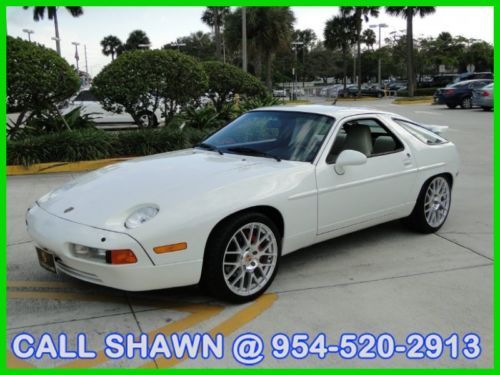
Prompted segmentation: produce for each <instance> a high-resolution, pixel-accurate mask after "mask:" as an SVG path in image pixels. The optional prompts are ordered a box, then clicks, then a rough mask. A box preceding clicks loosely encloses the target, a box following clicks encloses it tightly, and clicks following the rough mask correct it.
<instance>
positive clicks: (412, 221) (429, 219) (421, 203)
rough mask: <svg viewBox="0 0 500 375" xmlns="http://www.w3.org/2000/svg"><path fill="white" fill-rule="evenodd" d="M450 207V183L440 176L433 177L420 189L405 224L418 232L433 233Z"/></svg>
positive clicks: (444, 219) (443, 220) (445, 216)
mask: <svg viewBox="0 0 500 375" xmlns="http://www.w3.org/2000/svg"><path fill="white" fill-rule="evenodd" d="M450 206H451V185H450V181H449V180H448V179H447V178H446V177H444V176H442V175H441V176H435V177H433V178H431V179H429V180H428V181H427V182H426V183H425V184H424V186H423V187H422V190H421V191H420V194H419V196H418V199H417V202H416V204H415V207H414V208H413V211H412V213H411V215H410V216H409V217H408V218H407V219H406V222H407V223H408V225H409V226H410V227H411V228H413V229H415V230H417V231H418V232H422V233H434V232H436V231H438V230H439V228H441V227H442V226H443V224H444V222H445V221H446V218H447V217H448V212H449V211H450Z"/></svg>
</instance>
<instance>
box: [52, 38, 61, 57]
mask: <svg viewBox="0 0 500 375" xmlns="http://www.w3.org/2000/svg"><path fill="white" fill-rule="evenodd" d="M50 39H52V40H53V41H54V42H56V50H58V48H59V47H58V46H59V43H60V42H61V38H58V37H57V36H53V37H52V38H50ZM59 56H61V55H60V54H59Z"/></svg>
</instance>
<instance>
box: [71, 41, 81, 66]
mask: <svg viewBox="0 0 500 375" xmlns="http://www.w3.org/2000/svg"><path fill="white" fill-rule="evenodd" d="M71 44H73V45H74V46H75V60H76V71H77V73H80V68H79V67H78V60H80V56H78V46H79V45H80V43H77V42H71Z"/></svg>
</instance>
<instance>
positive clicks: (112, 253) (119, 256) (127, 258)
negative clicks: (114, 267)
mask: <svg viewBox="0 0 500 375" xmlns="http://www.w3.org/2000/svg"><path fill="white" fill-rule="evenodd" d="M106 263H109V264H131V263H137V258H136V256H135V254H134V252H133V251H132V250H130V249H125V250H108V251H106Z"/></svg>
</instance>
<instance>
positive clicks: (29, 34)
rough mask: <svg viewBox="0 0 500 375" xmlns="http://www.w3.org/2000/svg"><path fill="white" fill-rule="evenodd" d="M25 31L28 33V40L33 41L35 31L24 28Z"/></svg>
mask: <svg viewBox="0 0 500 375" xmlns="http://www.w3.org/2000/svg"><path fill="white" fill-rule="evenodd" d="M23 32H24V33H26V34H28V42H31V34H33V33H34V31H33V30H28V29H23Z"/></svg>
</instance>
